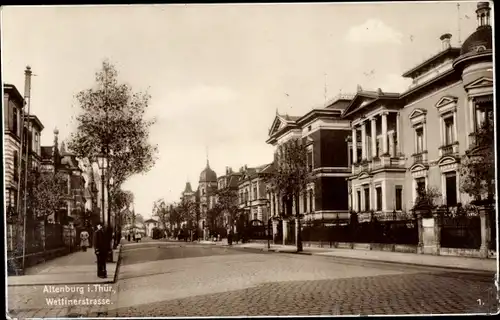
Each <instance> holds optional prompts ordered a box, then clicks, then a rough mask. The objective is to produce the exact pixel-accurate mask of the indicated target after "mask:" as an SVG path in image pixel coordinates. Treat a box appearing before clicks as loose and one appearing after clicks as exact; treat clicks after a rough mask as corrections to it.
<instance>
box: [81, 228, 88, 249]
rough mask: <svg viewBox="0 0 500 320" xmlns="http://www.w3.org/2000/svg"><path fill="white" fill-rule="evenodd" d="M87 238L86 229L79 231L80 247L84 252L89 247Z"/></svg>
mask: <svg viewBox="0 0 500 320" xmlns="http://www.w3.org/2000/svg"><path fill="white" fill-rule="evenodd" d="M89 238H90V235H89V233H88V232H87V230H83V231H82V232H80V248H82V250H83V251H84V252H86V251H87V248H88V247H90V243H89Z"/></svg>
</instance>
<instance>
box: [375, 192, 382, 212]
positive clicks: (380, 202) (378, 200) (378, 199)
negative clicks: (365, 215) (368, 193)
mask: <svg viewBox="0 0 500 320" xmlns="http://www.w3.org/2000/svg"><path fill="white" fill-rule="evenodd" d="M375 191H376V193H377V211H382V187H376V188H375Z"/></svg>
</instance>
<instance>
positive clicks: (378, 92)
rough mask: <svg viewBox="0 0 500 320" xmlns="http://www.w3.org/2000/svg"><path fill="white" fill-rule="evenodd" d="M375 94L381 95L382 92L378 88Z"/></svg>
mask: <svg viewBox="0 0 500 320" xmlns="http://www.w3.org/2000/svg"><path fill="white" fill-rule="evenodd" d="M377 94H378V95H379V96H381V95H383V94H384V93H383V92H382V89H380V88H378V89H377Z"/></svg>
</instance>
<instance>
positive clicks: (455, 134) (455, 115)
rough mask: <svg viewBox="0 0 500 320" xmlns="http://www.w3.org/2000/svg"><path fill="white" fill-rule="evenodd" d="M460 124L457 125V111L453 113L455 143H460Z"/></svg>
mask: <svg viewBox="0 0 500 320" xmlns="http://www.w3.org/2000/svg"><path fill="white" fill-rule="evenodd" d="M457 128H458V123H457V110H455V111H453V141H452V142H456V141H458V129H457Z"/></svg>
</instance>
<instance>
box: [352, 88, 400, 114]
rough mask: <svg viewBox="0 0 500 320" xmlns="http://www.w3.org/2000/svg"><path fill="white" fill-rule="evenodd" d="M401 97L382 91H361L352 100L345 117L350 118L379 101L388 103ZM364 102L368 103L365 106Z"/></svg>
mask: <svg viewBox="0 0 500 320" xmlns="http://www.w3.org/2000/svg"><path fill="white" fill-rule="evenodd" d="M399 97H400V94H399V93H395V92H383V91H382V90H380V89H379V90H378V91H370V90H362V91H359V92H358V93H357V94H356V96H355V97H354V99H352V100H351V103H350V104H349V105H348V106H347V108H346V109H345V111H344V115H343V117H347V116H350V115H352V114H353V113H355V112H357V111H359V110H361V109H364V108H366V107H367V106H368V105H371V104H373V103H377V102H379V101H387V100H398V99H399ZM363 102H366V103H365V104H364V105H363Z"/></svg>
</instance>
